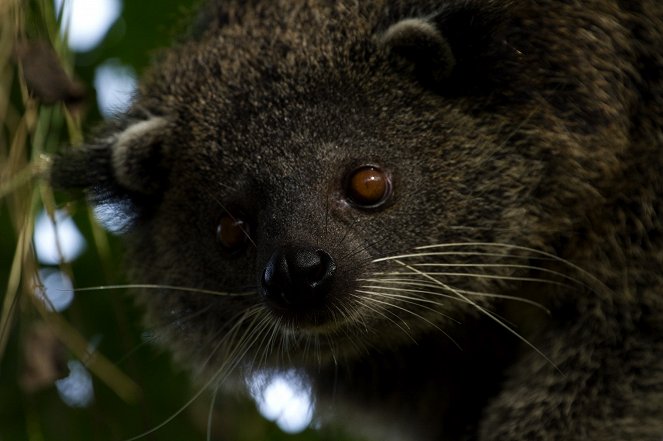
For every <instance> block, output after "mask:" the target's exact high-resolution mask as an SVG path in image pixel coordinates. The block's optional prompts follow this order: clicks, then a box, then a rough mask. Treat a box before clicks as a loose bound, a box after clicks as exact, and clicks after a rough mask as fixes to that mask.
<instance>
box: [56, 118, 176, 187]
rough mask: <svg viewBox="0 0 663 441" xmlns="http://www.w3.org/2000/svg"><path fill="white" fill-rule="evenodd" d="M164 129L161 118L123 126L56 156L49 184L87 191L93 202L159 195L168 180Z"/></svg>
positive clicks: (166, 131)
mask: <svg viewBox="0 0 663 441" xmlns="http://www.w3.org/2000/svg"><path fill="white" fill-rule="evenodd" d="M167 126H168V122H167V120H166V119H165V118H162V117H150V118H149V119H144V120H139V121H137V122H130V123H129V124H128V125H127V124H126V123H124V124H122V125H121V128H120V129H113V132H112V133H111V135H110V136H106V137H103V138H101V139H100V140H98V141H97V142H92V143H89V144H86V145H84V146H82V147H81V148H76V149H72V150H71V151H68V152H65V153H64V154H62V155H58V156H56V157H54V158H53V163H52V166H51V170H50V181H51V184H52V185H53V187H55V188H59V189H77V188H78V189H83V190H88V191H89V193H90V196H91V197H92V198H93V199H95V200H96V199H112V198H118V197H120V198H122V197H130V198H133V197H141V196H147V197H149V196H153V195H156V194H158V193H159V192H160V191H161V190H162V189H163V187H164V185H165V180H166V177H167V167H168V164H167V154H166V152H165V150H164V143H163V141H164V140H165V139H166V136H168V130H167Z"/></svg>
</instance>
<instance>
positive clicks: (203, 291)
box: [73, 283, 255, 297]
mask: <svg viewBox="0 0 663 441" xmlns="http://www.w3.org/2000/svg"><path fill="white" fill-rule="evenodd" d="M113 289H163V290H170V291H183V292H193V293H198V294H210V295H213V296H229V297H242V296H251V295H255V292H254V291H250V292H237V293H235V292H222V291H213V290H209V289H201V288H192V287H188V286H172V285H157V284H144V283H142V284H141V283H139V284H135V283H134V284H126V285H103V286H94V287H89V288H76V289H74V290H73V291H74V292H85V291H106V290H113Z"/></svg>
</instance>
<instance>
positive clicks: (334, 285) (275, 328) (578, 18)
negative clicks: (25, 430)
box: [52, 0, 634, 370]
mask: <svg viewBox="0 0 663 441" xmlns="http://www.w3.org/2000/svg"><path fill="white" fill-rule="evenodd" d="M267 3H269V4H267ZM408 3H409V2H373V3H371V4H355V2H323V1H313V0H311V1H303V2H289V1H288V2H286V1H282V2H264V3H263V2H249V4H248V5H240V4H239V2H238V3H237V4H235V3H233V2H212V3H211V5H210V6H209V7H208V10H207V12H206V13H205V14H204V15H203V17H204V19H203V20H201V21H200V24H199V29H198V30H197V31H196V32H195V33H194V37H193V38H192V39H191V40H189V41H187V42H184V43H182V44H180V45H179V46H177V47H175V48H173V49H171V50H169V51H167V52H165V53H164V54H163V55H162V56H161V57H160V59H159V60H158V62H157V63H156V64H155V66H154V67H153V68H152V69H151V71H150V72H149V73H148V74H147V75H146V77H145V79H144V80H143V82H142V84H141V87H140V90H139V92H138V94H137V97H136V100H135V103H134V105H133V107H132V109H131V110H130V111H129V112H128V113H127V114H126V115H124V116H122V117H121V118H120V119H119V121H117V122H114V123H112V124H110V125H109V127H108V129H107V130H106V131H105V132H104V133H105V134H104V135H103V136H100V137H98V138H97V139H96V140H95V141H92V142H91V143H89V144H88V145H86V146H84V147H83V148H82V149H78V150H74V151H72V152H70V153H68V154H65V155H63V156H62V157H60V158H57V160H56V161H55V165H54V168H53V172H52V179H53V182H54V183H55V184H56V185H57V186H61V187H82V188H85V189H86V190H87V191H88V194H89V195H90V197H91V199H92V200H93V202H94V203H95V204H98V205H100V206H101V207H104V206H111V205H112V206H115V207H120V211H121V214H122V216H124V217H125V218H126V219H128V220H129V221H130V222H129V223H128V225H127V228H126V229H125V230H124V231H122V233H121V234H122V235H123V236H124V238H125V241H126V244H127V248H128V257H127V261H128V267H129V268H130V270H131V273H132V277H133V280H134V281H135V282H137V283H141V284H156V285H160V286H161V287H160V288H159V289H145V290H144V292H142V293H141V294H140V299H141V301H142V303H143V304H144V305H145V306H146V308H147V311H148V316H149V318H150V321H151V323H153V324H156V325H157V326H159V327H160V328H159V329H161V332H162V334H163V335H165V336H166V339H167V340H168V341H169V342H170V343H169V344H171V345H172V346H174V347H175V348H176V351H177V352H178V353H179V354H180V356H181V358H182V359H184V360H187V361H189V362H191V364H196V365H198V366H199V367H201V366H204V367H210V368H213V369H215V370H216V369H217V368H218V367H219V366H228V363H229V362H228V360H233V361H232V363H235V364H241V363H243V362H246V363H247V364H250V363H252V362H253V361H256V360H259V361H261V362H263V363H265V365H280V364H281V363H287V362H288V360H295V361H298V362H311V363H317V362H319V361H321V360H322V361H324V360H331V359H332V358H339V359H340V358H344V357H355V356H357V355H358V354H361V353H362V352H363V351H366V350H367V349H369V348H371V347H377V348H380V347H383V346H387V345H388V346H393V345H398V344H405V343H406V342H408V341H411V339H415V340H416V339H417V338H418V336H420V335H422V334H424V333H428V332H431V330H432V329H440V330H442V331H445V332H447V331H449V330H452V329H454V327H457V326H458V324H457V322H456V320H462V318H463V317H465V316H467V315H468V314H487V313H488V312H487V311H488V310H489V308H490V307H491V305H492V304H494V303H495V302H496V298H498V297H499V296H500V295H504V292H505V288H506V287H512V286H514V285H516V284H518V283H521V282H524V281H530V282H532V281H534V282H536V281H540V282H541V283H551V284H555V283H558V282H560V281H562V282H563V281H565V280H564V277H563V275H560V274H558V272H559V271H558V270H556V269H550V266H551V265H548V264H547V263H546V262H548V263H549V262H553V263H555V262H557V261H556V259H555V258H554V257H553V254H556V253H562V254H564V253H567V254H566V255H567V257H568V256H569V255H571V254H572V253H573V251H568V250H567V249H565V248H563V244H565V243H568V242H572V241H573V240H575V236H574V232H575V231H577V230H578V229H579V228H582V225H583V223H586V222H590V220H589V219H591V218H592V216H594V215H595V213H596V210H597V207H600V206H601V204H602V203H603V201H604V199H603V198H605V194H604V190H605V189H607V188H610V186H611V185H613V183H614V182H615V180H616V179H618V177H619V176H620V173H621V172H622V170H621V166H620V161H619V156H620V155H621V154H622V153H623V151H624V150H625V148H626V146H627V144H628V140H627V137H626V136H627V135H626V133H627V131H628V124H629V118H630V112H631V109H630V107H629V106H630V104H629V103H630V101H629V100H630V99H631V95H632V94H633V93H634V92H633V90H631V89H629V88H628V81H627V80H626V78H627V77H628V75H630V71H629V65H628V64H625V63H616V62H615V63H613V61H615V60H617V59H618V58H619V57H621V58H620V59H623V58H624V54H628V53H629V51H630V50H631V49H632V48H629V47H628V44H627V43H626V39H622V38H621V37H622V36H623V35H625V33H626V30H625V29H622V28H621V27H620V25H619V24H618V23H616V22H614V21H610V20H608V19H606V17H609V16H610V14H612V13H613V12H614V8H615V7H614V6H610V5H607V4H606V5H607V6H601V5H603V3H600V4H599V3H598V2H594V4H595V6H596V9H597V11H596V14H595V16H588V15H587V14H585V13H584V12H583V10H580V9H579V10H575V9H574V8H575V7H574V6H571V5H562V4H555V8H551V9H550V11H547V12H546V13H545V14H544V13H542V11H541V10H537V6H536V5H529V6H525V5H518V4H517V3H516V2H513V3H511V2H492V1H469V2H468V1H462V2H461V1H448V2H413V3H416V5H409V4H408ZM560 17H563V19H562V18H560ZM576 29H582V30H583V32H590V33H592V32H593V33H595V36H596V38H587V39H583V40H582V42H581V43H579V42H578V39H577V38H576V35H575V33H576ZM606 60H610V61H609V62H608V61H606ZM611 63H612V64H611ZM552 266H554V265H552ZM534 273H535V274H537V275H533V274H534ZM436 332H437V331H436ZM285 353H287V355H284V354H285Z"/></svg>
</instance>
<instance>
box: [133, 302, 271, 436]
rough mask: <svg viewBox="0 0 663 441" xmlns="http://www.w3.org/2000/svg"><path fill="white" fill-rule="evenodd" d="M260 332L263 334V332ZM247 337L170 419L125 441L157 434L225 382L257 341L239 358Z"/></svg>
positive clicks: (242, 339) (252, 310)
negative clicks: (218, 383) (207, 391)
mask: <svg viewBox="0 0 663 441" xmlns="http://www.w3.org/2000/svg"><path fill="white" fill-rule="evenodd" d="M256 310H257V308H252V309H250V310H248V311H246V313H245V315H244V317H243V318H242V319H241V320H240V321H239V322H238V323H237V324H239V323H243V322H244V321H245V320H246V319H247V318H248V317H249V316H250V315H251V314H255V312H256ZM237 324H236V325H237ZM254 325H255V323H254ZM260 332H262V330H261V331H260ZM247 335H250V334H249V333H246V334H244V336H243V337H242V338H240V340H239V341H238V342H237V345H236V346H235V349H234V350H233V351H232V353H231V354H230V355H229V357H228V359H227V360H226V361H225V362H224V363H223V364H222V365H221V367H220V368H219V370H218V371H217V372H216V374H214V375H212V377H211V378H210V379H209V380H207V382H205V384H204V385H203V386H202V387H200V388H199V390H198V392H196V393H195V394H194V395H193V396H192V397H191V398H190V399H189V400H188V401H187V402H186V403H184V405H183V406H181V407H180V408H179V409H178V410H176V411H175V412H174V413H173V414H172V415H170V416H169V417H168V418H166V419H165V420H164V421H162V422H161V423H159V424H157V425H156V426H154V427H152V428H151V429H149V430H147V431H145V432H143V433H141V434H139V435H136V436H134V437H131V438H128V439H127V440H125V441H136V440H138V439H140V438H144V437H146V436H148V435H150V434H152V433H154V432H156V431H157V430H159V429H161V428H162V427H164V426H166V425H167V424H168V423H170V422H171V421H173V420H174V419H175V418H176V417H178V416H179V415H180V414H181V413H182V412H184V411H185V410H186V408H187V407H189V406H190V405H191V404H192V403H193V402H194V401H196V400H197V399H198V398H200V396H201V395H202V394H203V393H204V392H205V391H206V390H207V389H208V388H209V387H210V386H211V385H212V384H213V383H214V382H215V381H217V380H218V381H219V382H222V381H223V380H225V376H223V377H222V375H223V374H226V375H227V374H228V373H229V372H230V371H232V369H234V368H235V367H236V366H237V364H238V363H239V360H241V358H242V357H243V356H244V355H246V352H248V351H249V349H250V348H251V346H252V345H253V343H254V341H255V339H254V341H252V342H251V343H250V344H247V345H246V348H245V349H244V352H243V353H242V354H241V355H240V356H239V357H236V355H237V353H238V352H239V351H241V350H242V349H241V346H242V345H244V342H245V341H246V339H247ZM228 367H229V368H228Z"/></svg>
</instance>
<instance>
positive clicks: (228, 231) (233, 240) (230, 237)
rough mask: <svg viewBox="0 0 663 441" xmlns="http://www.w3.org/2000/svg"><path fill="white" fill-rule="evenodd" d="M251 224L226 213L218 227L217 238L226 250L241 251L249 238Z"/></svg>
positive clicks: (230, 251) (231, 251)
mask: <svg viewBox="0 0 663 441" xmlns="http://www.w3.org/2000/svg"><path fill="white" fill-rule="evenodd" d="M248 234H249V225H248V223H246V222H245V221H243V220H242V219H240V218H237V217H234V216H231V215H229V214H225V215H223V216H222V217H221V220H220V221H219V225H218V226H217V228H216V239H217V240H218V241H219V243H220V244H221V247H223V249H224V251H226V252H229V253H236V252H239V251H241V250H242V249H243V248H244V247H245V246H246V244H247V242H248V240H249V236H248Z"/></svg>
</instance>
